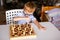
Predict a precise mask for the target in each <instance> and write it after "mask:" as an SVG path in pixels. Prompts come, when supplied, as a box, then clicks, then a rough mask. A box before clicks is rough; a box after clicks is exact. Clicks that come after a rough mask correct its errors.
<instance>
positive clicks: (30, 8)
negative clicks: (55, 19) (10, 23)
mask: <svg viewBox="0 0 60 40" xmlns="http://www.w3.org/2000/svg"><path fill="white" fill-rule="evenodd" d="M35 9H36V5H35V4H34V3H33V2H27V3H26V4H25V5H24V10H23V13H21V14H19V15H18V16H17V17H15V18H14V20H15V21H16V20H19V21H18V24H23V23H26V22H28V23H29V22H33V23H34V24H35V25H36V26H37V27H38V28H39V29H45V27H43V26H41V25H40V24H39V22H38V21H37V20H36V18H35V17H34V16H33V12H34V11H35Z"/></svg>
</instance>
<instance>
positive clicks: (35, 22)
mask: <svg viewBox="0 0 60 40" xmlns="http://www.w3.org/2000/svg"><path fill="white" fill-rule="evenodd" d="M33 22H34V24H35V25H36V26H37V27H38V28H39V29H43V30H45V27H43V26H42V25H40V24H39V22H38V21H37V20H34V21H33Z"/></svg>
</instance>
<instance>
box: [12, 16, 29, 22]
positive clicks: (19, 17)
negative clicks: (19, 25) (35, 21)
mask: <svg viewBox="0 0 60 40" xmlns="http://www.w3.org/2000/svg"><path fill="white" fill-rule="evenodd" d="M13 20H14V21H19V20H29V17H22V16H17V17H13Z"/></svg>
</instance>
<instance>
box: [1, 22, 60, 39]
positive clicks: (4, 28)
mask: <svg viewBox="0 0 60 40" xmlns="http://www.w3.org/2000/svg"><path fill="white" fill-rule="evenodd" d="M40 24H41V25H43V26H45V27H46V29H47V30H45V31H42V30H39V29H38V28H37V27H36V25H35V24H33V23H32V25H33V27H34V30H35V32H36V34H37V37H36V38H35V39H25V40H60V31H59V30H58V29H57V28H56V27H55V26H54V25H53V24H51V23H50V22H41V23H40ZM0 40H10V38H9V25H0ZM23 40H24V39H23Z"/></svg>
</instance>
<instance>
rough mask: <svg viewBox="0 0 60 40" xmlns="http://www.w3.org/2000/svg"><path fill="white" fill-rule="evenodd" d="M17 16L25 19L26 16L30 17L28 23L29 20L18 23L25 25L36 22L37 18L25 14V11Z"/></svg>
mask: <svg viewBox="0 0 60 40" xmlns="http://www.w3.org/2000/svg"><path fill="white" fill-rule="evenodd" d="M17 16H20V17H25V16H28V17H29V19H30V20H29V21H27V20H19V21H18V24H25V23H29V22H30V21H32V22H33V21H34V20H36V18H35V17H34V16H33V14H31V15H29V14H25V13H24V10H23V12H22V13H19V14H18V15H17Z"/></svg>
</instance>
